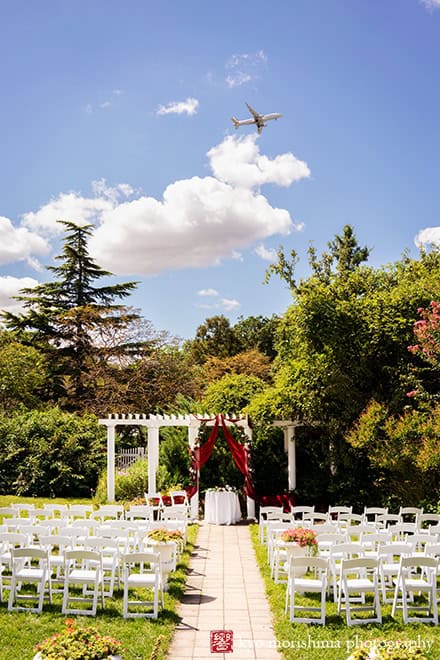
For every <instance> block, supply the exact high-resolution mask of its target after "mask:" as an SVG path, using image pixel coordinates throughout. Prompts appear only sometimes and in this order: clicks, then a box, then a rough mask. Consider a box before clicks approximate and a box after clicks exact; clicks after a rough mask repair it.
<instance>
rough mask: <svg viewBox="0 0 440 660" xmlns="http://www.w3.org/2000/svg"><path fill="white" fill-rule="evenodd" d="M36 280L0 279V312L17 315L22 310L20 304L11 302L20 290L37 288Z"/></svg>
mask: <svg viewBox="0 0 440 660" xmlns="http://www.w3.org/2000/svg"><path fill="white" fill-rule="evenodd" d="M37 284H38V282H37V280H34V279H33V278H32V277H11V276H10V275H7V276H6V277H0V310H2V311H6V312H12V313H13V314H17V313H18V312H20V311H21V310H22V309H23V306H22V303H21V302H20V301H18V300H13V299H12V298H13V296H17V295H19V293H20V291H21V289H31V288H33V287H34V286H37Z"/></svg>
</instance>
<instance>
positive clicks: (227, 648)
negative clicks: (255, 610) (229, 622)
mask: <svg viewBox="0 0 440 660" xmlns="http://www.w3.org/2000/svg"><path fill="white" fill-rule="evenodd" d="M233 640H234V633H233V632H232V630H211V653H232V652H233V648H232V642H233Z"/></svg>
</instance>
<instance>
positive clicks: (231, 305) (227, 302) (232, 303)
mask: <svg viewBox="0 0 440 660" xmlns="http://www.w3.org/2000/svg"><path fill="white" fill-rule="evenodd" d="M221 306H222V307H223V309H225V310H226V311H228V312H232V311H233V310H234V309H238V308H239V307H241V303H239V302H238V300H234V299H230V298H222V299H221Z"/></svg>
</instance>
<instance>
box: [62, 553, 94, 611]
mask: <svg viewBox="0 0 440 660" xmlns="http://www.w3.org/2000/svg"><path fill="white" fill-rule="evenodd" d="M64 558H65V565H64V592H63V605H62V613H63V614H81V615H87V616H96V609H97V606H98V598H99V596H101V604H102V607H104V590H103V584H102V581H103V578H102V561H101V554H100V553H99V552H95V551H93V550H67V551H66V552H65V554H64ZM71 587H73V588H74V589H77V588H78V587H79V588H81V591H82V596H78V595H76V594H75V592H72V591H71ZM70 603H72V604H75V603H78V604H79V603H83V604H87V603H88V604H89V605H90V607H89V608H86V607H83V608H81V607H71V606H70Z"/></svg>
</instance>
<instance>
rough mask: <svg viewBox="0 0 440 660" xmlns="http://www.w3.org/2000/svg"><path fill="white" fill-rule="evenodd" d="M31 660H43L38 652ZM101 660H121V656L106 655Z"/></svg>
mask: <svg viewBox="0 0 440 660" xmlns="http://www.w3.org/2000/svg"><path fill="white" fill-rule="evenodd" d="M33 660H44V659H43V657H42V655H41V653H40V652H39V651H38V653H36V654H35V655H34V658H33ZM102 660H122V655H107V656H106V657H105V658H103V659H102Z"/></svg>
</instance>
